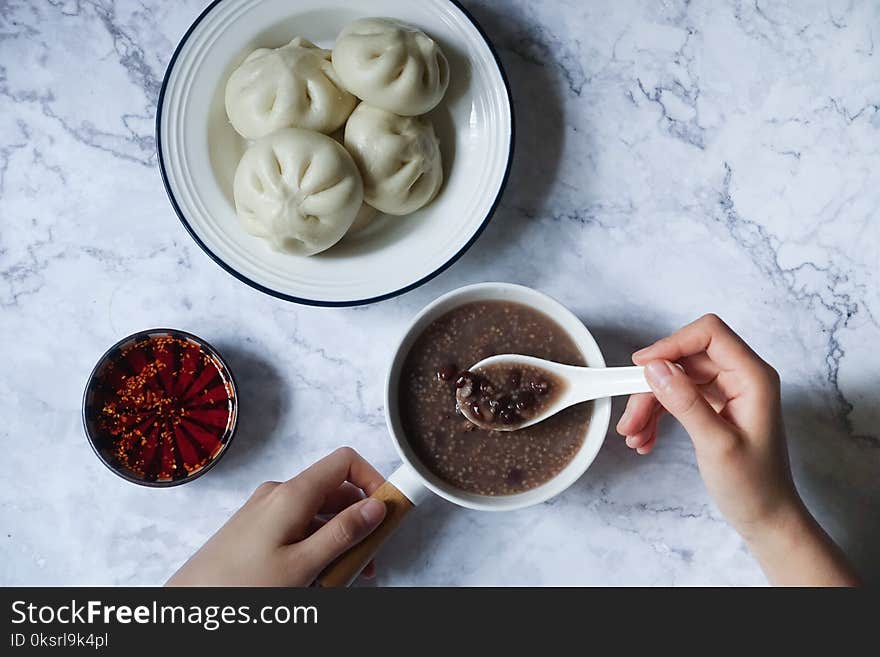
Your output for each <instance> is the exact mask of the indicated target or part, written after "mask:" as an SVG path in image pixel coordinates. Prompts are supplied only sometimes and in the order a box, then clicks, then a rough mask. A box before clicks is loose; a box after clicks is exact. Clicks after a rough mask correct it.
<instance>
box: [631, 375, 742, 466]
mask: <svg viewBox="0 0 880 657" xmlns="http://www.w3.org/2000/svg"><path fill="white" fill-rule="evenodd" d="M645 378H646V379H647V380H648V384H649V385H650V386H651V389H652V390H653V391H654V395H655V396H656V397H657V401H658V402H660V404H661V405H662V406H663V407H664V408H665V409H666V410H667V411H669V413H670V414H671V415H673V416H674V417H675V419H677V420H678V421H679V422H680V423H681V424H682V426H684V428H685V430H686V431H687V432H688V434H690V437H691V440H693V442H694V445H695V446H696V447H697V448H698V449H699V448H700V447H701V446H703V445H704V444H705V443H706V442H707V441H718V440H729V439H731V438H733V437H734V435H733V434H732V432H731V431H730V427H729V425H728V424H727V423H726V422H725V421H724V420H723V419H722V418H721V417H719V416H718V414H717V413H716V412H715V411H714V410H712V407H711V406H710V405H709V402H707V401H706V399H705V398H704V397H703V395H702V394H701V393H700V391H699V389H698V388H697V386H696V385H695V384H694V382H693V381H691V380H690V379H689V378H688V376H687V374H685V373H684V372H682V371H681V370H680V369H679V368H677V367H675V366H674V365H673V364H672V363H670V362H669V361H665V360H652V361H650V362H649V363H647V364H646V365H645Z"/></svg>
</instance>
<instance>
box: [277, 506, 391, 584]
mask: <svg viewBox="0 0 880 657" xmlns="http://www.w3.org/2000/svg"><path fill="white" fill-rule="evenodd" d="M385 513H386V509H385V504H384V503H383V502H380V501H379V500H376V499H373V498H367V499H365V500H361V501H360V502H358V503H357V504H353V505H352V506H350V507H348V508H347V509H345V510H344V511H342V512H341V513H338V514H336V515H335V516H334V517H333V518H332V519H331V520H328V521H327V524H325V525H324V526H323V527H321V529H319V530H318V531H316V532H315V533H314V534H312V535H311V536H309V537H308V538H306V539H304V540H303V541H301V542H299V543H298V544H297V545H292V546H290V547H289V548H288V549H290V550H295V551H296V554H297V555H302V556H301V557H299V558H302V559H303V561H304V563H303V566H304V567H305V568H306V570H307V571H308V572H312V573H314V575H315V576H317V575H318V573H320V572H321V571H322V570H324V568H326V567H327V565H328V564H330V562H331V561H333V560H334V559H335V558H336V557H338V556H339V555H340V554H342V553H343V552H345V551H346V550H348V549H349V548H352V547H354V546H355V545H357V544H358V543H360V542H361V541H362V540H364V539H365V538H366V537H367V536H369V535H370V533H372V531H373V530H374V529H376V527H378V526H379V525H380V524H381V522H382V520H383V519H384V518H385Z"/></svg>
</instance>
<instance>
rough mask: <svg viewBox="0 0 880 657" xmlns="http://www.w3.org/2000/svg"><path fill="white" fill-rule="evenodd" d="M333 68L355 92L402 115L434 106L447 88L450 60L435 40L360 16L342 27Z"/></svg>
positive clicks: (395, 23) (398, 25) (389, 22)
mask: <svg viewBox="0 0 880 657" xmlns="http://www.w3.org/2000/svg"><path fill="white" fill-rule="evenodd" d="M333 66H334V68H335V69H336V72H337V73H338V74H339V78H340V79H341V80H342V83H343V84H344V85H345V88H346V89H348V90H349V91H350V92H351V93H353V94H354V95H355V96H357V97H358V98H360V99H362V100H365V101H366V102H368V103H370V104H371V105H374V106H376V107H381V108H382V109H385V110H388V111H389V112H394V113H395V114H400V115H402V116H417V115H419V114H424V113H425V112H427V111H429V110H431V109H433V108H434V107H435V106H436V105H437V103H439V102H440V100H441V99H442V98H443V94H445V93H446V88H447V87H448V86H449V63H448V62H447V61H446V56H445V55H444V54H443V53H442V52H441V50H440V48H439V47H438V46H437V44H436V43H435V42H434V40H433V39H432V38H431V37H429V36H428V35H427V34H425V33H424V32H422V31H421V30H418V29H416V28H414V27H411V26H409V25H406V24H405V23H400V22H398V21H395V20H391V19H389V18H363V19H361V20H357V21H355V22H354V23H352V24H351V25H349V26H348V27H346V28H345V29H344V30H342V33H341V34H340V35H339V37H338V38H337V39H336V45H335V46H334V47H333Z"/></svg>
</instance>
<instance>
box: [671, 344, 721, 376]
mask: <svg viewBox="0 0 880 657" xmlns="http://www.w3.org/2000/svg"><path fill="white" fill-rule="evenodd" d="M677 362H678V364H679V365H681V366H682V367H683V368H684V371H685V374H687V375H688V377H690V379H691V381H693V382H694V383H698V384H701V383H710V382H712V381H714V380H715V379H717V378H718V375H719V374H720V373H721V368H720V367H719V366H718V363H716V362H715V361H713V360H712V358H710V357H709V354H707V353H706V352H705V351H703V352H700V353H699V354H694V355H693V356H685V357H684V358H680V359H679V360H678V361H677Z"/></svg>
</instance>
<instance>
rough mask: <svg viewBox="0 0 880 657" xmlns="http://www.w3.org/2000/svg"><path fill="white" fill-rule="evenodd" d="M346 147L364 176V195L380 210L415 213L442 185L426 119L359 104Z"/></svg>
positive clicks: (434, 138) (436, 149) (436, 147)
mask: <svg viewBox="0 0 880 657" xmlns="http://www.w3.org/2000/svg"><path fill="white" fill-rule="evenodd" d="M345 147H346V148H347V149H348V152H349V153H351V156H352V157H353V158H354V161H355V163H356V164H357V166H358V169H359V170H360V172H361V176H362V177H363V181H364V199H365V200H366V202H367V203H369V204H370V205H372V206H373V207H374V208H377V209H378V210H381V211H382V212H386V213H388V214H395V215H403V214H409V213H411V212H415V211H416V210H418V209H419V208H420V207H422V206H423V205H425V204H426V203H428V202H429V201H431V199H433V198H434V196H435V195H436V194H437V191H438V190H439V189H440V185H442V184H443V167H442V163H441V160H440V142H439V141H438V140H437V136H436V135H435V134H434V126H433V125H432V124H431V121H430V120H428V119H427V118H426V117H413V116H398V115H397V114H392V113H391V112H386V111H385V110H383V109H379V108H378V107H373V106H372V105H368V104H367V103H361V104H360V105H358V106H357V108H356V109H355V111H354V112H352V114H351V117H349V119H348V123H347V124H346V126H345Z"/></svg>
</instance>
